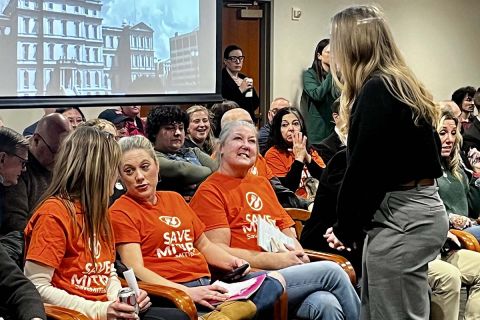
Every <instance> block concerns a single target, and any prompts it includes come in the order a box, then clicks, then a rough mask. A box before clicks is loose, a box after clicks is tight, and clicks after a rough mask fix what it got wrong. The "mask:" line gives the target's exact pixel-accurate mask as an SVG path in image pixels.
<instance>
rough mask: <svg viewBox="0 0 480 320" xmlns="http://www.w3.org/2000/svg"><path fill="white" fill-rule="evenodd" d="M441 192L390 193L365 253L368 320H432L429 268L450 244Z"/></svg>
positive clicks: (432, 188) (376, 217)
mask: <svg viewBox="0 0 480 320" xmlns="http://www.w3.org/2000/svg"><path fill="white" fill-rule="evenodd" d="M437 190H438V187H436V186H426V187H421V186H418V187H414V188H412V189H410V190H406V191H392V192H387V194H386V195H385V198H384V199H383V201H382V203H381V205H380V208H379V209H378V210H377V211H376V212H375V214H374V217H373V224H372V225H373V226H374V227H373V228H372V229H370V230H367V236H366V238H365V243H364V247H363V258H362V268H363V278H362V297H361V298H362V310H361V319H362V320H367V319H368V320H384V319H385V320H407V319H415V320H417V319H418V320H420V319H422V320H428V318H429V313H430V301H429V286H428V281H427V264H428V262H430V261H432V260H433V259H435V257H436V256H437V255H438V254H439V252H440V248H441V247H442V246H443V244H444V243H445V241H446V237H447V231H448V218H447V213H446V211H445V207H444V205H443V202H442V200H441V199H440V197H439V195H438V192H437Z"/></svg>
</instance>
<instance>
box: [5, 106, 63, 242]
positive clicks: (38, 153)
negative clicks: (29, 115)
mask: <svg viewBox="0 0 480 320" xmlns="http://www.w3.org/2000/svg"><path fill="white" fill-rule="evenodd" d="M71 130H72V129H71V126H70V123H69V121H68V119H67V118H65V117H64V116H63V115H61V114H59V113H52V114H49V115H47V116H45V117H43V118H42V119H40V120H39V121H38V124H37V128H36V129H35V133H34V134H33V135H32V136H31V137H30V139H29V142H28V162H27V164H26V169H27V170H26V171H25V172H22V175H21V176H20V178H19V179H18V184H16V185H14V186H11V187H6V188H5V207H4V209H5V215H4V218H3V222H2V227H1V229H0V234H7V233H8V232H10V231H14V230H17V231H23V229H25V227H26V225H27V222H28V219H30V217H31V215H32V213H33V212H32V211H33V209H35V206H36V204H37V202H38V200H40V197H41V196H42V194H43V192H44V191H45V189H46V188H47V187H48V185H49V184H50V181H51V179H52V177H51V175H52V173H51V170H52V169H53V165H54V163H55V155H56V154H57V152H58V149H59V147H60V144H61V142H62V141H63V139H64V138H65V137H66V136H67V135H68V133H69V132H70V131H71Z"/></svg>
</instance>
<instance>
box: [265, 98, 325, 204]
mask: <svg viewBox="0 0 480 320" xmlns="http://www.w3.org/2000/svg"><path fill="white" fill-rule="evenodd" d="M306 132H307V130H306V129H305V123H304V121H303V117H302V115H301V114H300V112H299V111H298V109H297V108H293V107H289V108H283V109H281V110H279V111H278V112H277V114H276V115H275V117H274V118H273V121H272V131H271V132H270V137H269V145H270V146H271V148H270V149H268V151H267V153H266V154H265V160H266V161H267V164H268V166H269V167H270V168H271V169H272V171H273V174H274V175H275V176H277V177H278V178H279V179H280V181H281V182H282V184H283V185H284V186H285V187H287V188H289V189H290V190H292V191H293V192H295V193H296V194H297V195H298V196H300V197H304V198H307V197H311V198H312V200H313V198H314V197H315V194H313V195H311V194H308V193H307V189H306V184H305V182H306V180H307V179H308V178H309V177H314V178H316V179H319V178H320V175H321V174H322V170H323V168H325V163H324V162H323V160H322V158H321V157H320V156H319V155H318V153H317V152H316V151H315V150H313V149H310V148H308V147H307V136H306Z"/></svg>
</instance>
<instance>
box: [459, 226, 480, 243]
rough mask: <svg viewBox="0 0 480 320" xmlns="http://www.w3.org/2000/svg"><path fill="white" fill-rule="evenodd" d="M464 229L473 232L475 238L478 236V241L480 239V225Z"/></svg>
mask: <svg viewBox="0 0 480 320" xmlns="http://www.w3.org/2000/svg"><path fill="white" fill-rule="evenodd" d="M463 231H465V232H468V233H470V234H472V235H473V236H474V237H475V238H477V240H478V241H480V226H473V227H469V228H466V229H465V230H463Z"/></svg>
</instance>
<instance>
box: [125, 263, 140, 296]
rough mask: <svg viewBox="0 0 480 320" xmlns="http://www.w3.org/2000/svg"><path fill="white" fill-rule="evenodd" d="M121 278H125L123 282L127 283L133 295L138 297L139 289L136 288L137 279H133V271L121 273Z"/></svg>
mask: <svg viewBox="0 0 480 320" xmlns="http://www.w3.org/2000/svg"><path fill="white" fill-rule="evenodd" d="M123 276H124V277H125V280H126V281H127V283H128V286H129V287H130V289H133V291H135V294H136V295H137V297H138V296H139V295H140V288H139V287H138V282H137V278H135V273H134V272H133V269H128V270H127V271H125V272H123Z"/></svg>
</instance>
